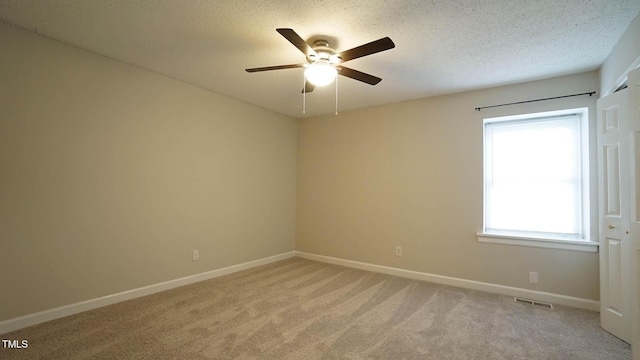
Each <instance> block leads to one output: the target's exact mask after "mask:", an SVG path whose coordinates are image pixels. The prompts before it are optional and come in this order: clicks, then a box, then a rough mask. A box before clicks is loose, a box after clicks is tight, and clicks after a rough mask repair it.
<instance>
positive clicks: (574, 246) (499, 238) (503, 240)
mask: <svg viewBox="0 0 640 360" xmlns="http://www.w3.org/2000/svg"><path fill="white" fill-rule="evenodd" d="M477 235H478V241H479V242H483V243H490V244H503V245H516V246H529V247H537V248H547V249H560V250H572V251H583V252H591V253H594V252H598V245H599V244H598V243H597V242H593V241H572V240H560V239H557V240H556V239H540V238H533V237H524V236H512V235H496V234H486V233H478V234H477Z"/></svg>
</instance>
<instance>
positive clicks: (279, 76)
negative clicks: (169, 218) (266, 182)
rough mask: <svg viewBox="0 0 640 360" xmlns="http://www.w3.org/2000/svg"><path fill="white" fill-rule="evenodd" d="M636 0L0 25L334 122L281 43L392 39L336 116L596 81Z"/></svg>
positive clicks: (322, 93) (163, 0) (31, 13)
mask: <svg viewBox="0 0 640 360" xmlns="http://www.w3.org/2000/svg"><path fill="white" fill-rule="evenodd" d="M639 11H640V1H639V0H562V1H559V0H529V1H527V0H483V1H477V0H457V1H455V0H449V1H441V0H431V1H426V0H417V1H412V0H405V1H399V0H396V1H393V0H370V1H353V0H324V1H323V0H297V1H275V0H259V1H244V0H236V1H222V0H182V1H177V0H85V1H79V0H48V1H45V0H0V21H2V22H5V23H8V24H12V25H16V26H18V27H21V28H24V29H27V30H29V31H34V32H37V33H39V34H42V35H45V36H48V37H51V38H54V39H58V40H61V41H63V42H66V43H69V44H73V45H76V46H78V47H81V48H84V49H88V50H91V51H93V52H96V53H99V54H103V55H105V56H108V57H111V58H114V59H118V60H121V61H124V62H126V63H130V64H133V65H136V66H138V67H141V68H145V69H149V70H151V71H155V72H158V73H161V74H165V75H167V76H169V77H172V78H175V79H179V80H182V81H184V82H187V83H190V84H193V85H196V86H199V87H202V88H204V89H208V90H211V91H213V92H216V93H219V94H223V95H226V96H229V97H232V98H236V99H239V100H242V101H245V102H247V103H251V104H254V105H257V106H260V107H262V108H266V109H269V110H272V111H275V112H278V113H281V114H286V115H289V116H292V117H295V118H301V117H305V116H314V115H320V114H331V113H333V112H334V109H335V93H334V91H335V87H334V86H332V85H329V86H327V87H324V88H316V90H315V91H314V92H313V93H310V94H307V98H306V107H307V112H306V115H303V114H302V94H301V93H300V91H301V89H302V84H303V69H301V68H297V69H288V70H277V71H270V72H260V73H251V74H250V73H247V72H245V71H244V69H245V68H251V67H261V66H271V65H282V64H296V63H303V62H305V58H304V55H303V54H302V53H301V52H300V51H299V50H298V49H296V48H295V47H294V46H293V45H292V44H291V43H289V42H288V41H287V40H286V39H285V38H283V37H282V36H281V35H280V34H278V33H277V32H276V30H275V29H276V28H280V27H285V28H293V29H294V30H295V31H296V32H297V33H298V34H299V35H300V36H301V37H302V38H304V39H305V40H306V39H309V38H317V37H318V36H320V35H322V36H323V37H325V38H328V39H329V40H332V41H331V42H332V45H333V47H334V48H336V49H337V50H338V51H343V50H347V49H350V48H353V47H355V46H359V45H361V44H364V43H367V42H370V41H373V40H377V39H379V38H382V37H385V36H389V37H390V38H391V39H392V40H393V41H394V42H395V44H396V47H395V49H392V50H388V51H385V52H381V53H378V54H374V55H371V56H367V57H363V58H359V59H355V60H353V61H350V62H349V63H348V64H347V66H349V67H351V68H354V69H356V70H360V71H363V72H366V73H370V74H372V75H376V76H378V77H381V78H382V79H383V80H382V82H381V83H379V84H378V85H376V86H371V85H368V84H364V83H361V82H358V81H355V80H352V79H349V78H345V77H340V78H339V83H338V86H339V110H340V111H346V110H352V109H357V108H364V107H369V106H374V105H380V104H387V103H393V102H399V101H404V100H410V99H417V98H423V97H428V96H433V95H438V94H445V93H453V92H460V91H465V90H471V89H478V88H485V87H491V86H496V85H503V84H510V83H517V82H523V81H529V80H537V79H543V78H549V77H554V76H560V75H566V74H572V73H579V72H583V71H589V70H595V69H597V68H598V67H599V66H600V65H601V64H602V62H603V61H604V60H605V58H606V56H607V55H608V54H609V53H610V51H611V50H612V49H613V46H614V45H615V44H616V42H617V41H618V39H619V38H620V37H621V36H622V34H623V33H624V31H625V30H626V28H627V27H628V25H629V24H630V23H631V21H632V20H633V18H634V17H635V16H636V15H637V14H638V12H639Z"/></svg>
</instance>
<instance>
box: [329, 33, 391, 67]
mask: <svg viewBox="0 0 640 360" xmlns="http://www.w3.org/2000/svg"><path fill="white" fill-rule="evenodd" d="M394 47H396V44H394V43H393V41H391V39H389V38H388V37H385V38H382V39H378V40H376V41H372V42H370V43H367V44H364V45H360V46H358V47H354V48H353V49H349V50H346V51H343V52H341V53H340V54H338V56H340V58H341V59H342V62H345V61H349V60H353V59H357V58H359V57H363V56H367V55H371V54H375V53H377V52H380V51H385V50H389V49H393V48H394Z"/></svg>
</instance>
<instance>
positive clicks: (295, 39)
mask: <svg viewBox="0 0 640 360" xmlns="http://www.w3.org/2000/svg"><path fill="white" fill-rule="evenodd" d="M276 31H277V32H279V33H280V35H282V36H284V38H285V39H287V40H289V42H290V43H292V44H293V46H295V47H297V48H298V50H300V51H302V53H303V54H305V55H306V56H309V55H317V54H316V51H315V50H313V49H312V48H311V46H309V44H307V42H306V41H304V39H303V38H301V37H300V35H298V34H297V33H296V32H295V31H293V29H283V28H280V29H276Z"/></svg>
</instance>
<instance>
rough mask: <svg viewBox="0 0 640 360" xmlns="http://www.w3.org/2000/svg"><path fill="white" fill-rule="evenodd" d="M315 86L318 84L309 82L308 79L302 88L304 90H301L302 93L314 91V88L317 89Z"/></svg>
mask: <svg viewBox="0 0 640 360" xmlns="http://www.w3.org/2000/svg"><path fill="white" fill-rule="evenodd" d="M315 88H316V86H315V85H313V84H312V83H310V82H308V81H307V82H306V83H305V84H304V89H302V91H301V92H302V93H310V92H312V91H313V89H315Z"/></svg>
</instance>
